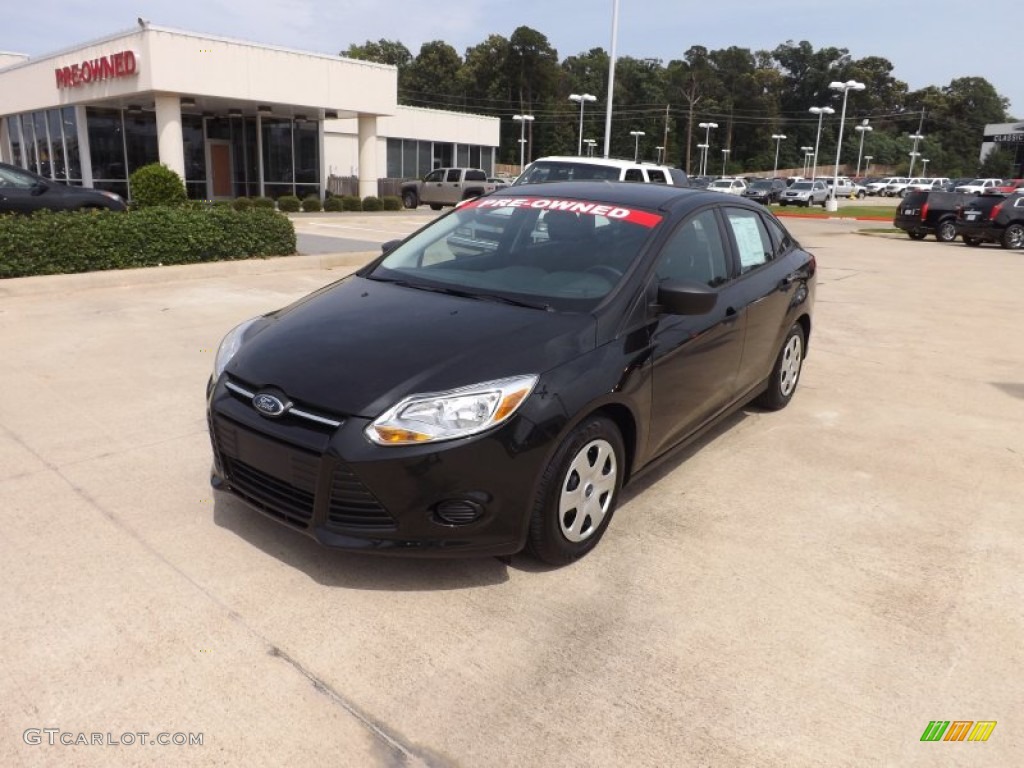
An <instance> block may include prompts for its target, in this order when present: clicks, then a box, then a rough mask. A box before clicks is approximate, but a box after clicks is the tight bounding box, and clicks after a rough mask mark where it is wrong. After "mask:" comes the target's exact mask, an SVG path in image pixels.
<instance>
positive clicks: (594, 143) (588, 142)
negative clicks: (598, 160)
mask: <svg viewBox="0 0 1024 768" xmlns="http://www.w3.org/2000/svg"><path fill="white" fill-rule="evenodd" d="M583 143H584V144H586V145H587V157H593V156H594V147H595V146H597V141H596V140H594V139H584V140H583Z"/></svg>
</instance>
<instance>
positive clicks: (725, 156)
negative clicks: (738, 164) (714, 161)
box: [722, 149, 732, 176]
mask: <svg viewBox="0 0 1024 768" xmlns="http://www.w3.org/2000/svg"><path fill="white" fill-rule="evenodd" d="M730 152H732V150H731V149H723V150H722V175H723V176H725V164H726V163H727V162H729V153H730Z"/></svg>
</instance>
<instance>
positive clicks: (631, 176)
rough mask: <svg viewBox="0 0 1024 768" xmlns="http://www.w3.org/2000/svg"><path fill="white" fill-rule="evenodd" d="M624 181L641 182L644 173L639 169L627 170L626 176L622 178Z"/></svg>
mask: <svg viewBox="0 0 1024 768" xmlns="http://www.w3.org/2000/svg"><path fill="white" fill-rule="evenodd" d="M622 178H623V180H624V181H643V180H644V172H643V171H641V170H640V169H639V168H627V169H626V175H625V176H623V177H622Z"/></svg>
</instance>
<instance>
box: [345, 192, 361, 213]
mask: <svg viewBox="0 0 1024 768" xmlns="http://www.w3.org/2000/svg"><path fill="white" fill-rule="evenodd" d="M341 210H343V211H361V210H363V201H362V200H360V199H359V197H358V195H344V196H343V197H342V198H341Z"/></svg>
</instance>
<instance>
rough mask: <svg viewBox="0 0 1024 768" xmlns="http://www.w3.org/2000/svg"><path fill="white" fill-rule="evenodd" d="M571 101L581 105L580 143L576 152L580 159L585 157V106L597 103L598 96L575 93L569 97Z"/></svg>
mask: <svg viewBox="0 0 1024 768" xmlns="http://www.w3.org/2000/svg"><path fill="white" fill-rule="evenodd" d="M569 101H578V102H579V103H580V143H579V147H578V148H577V150H576V154H577V155H578V156H580V157H582V156H583V105H584V104H586V103H587V102H588V101H597V96H595V95H594V94H592V93H573V94H570V95H569Z"/></svg>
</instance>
